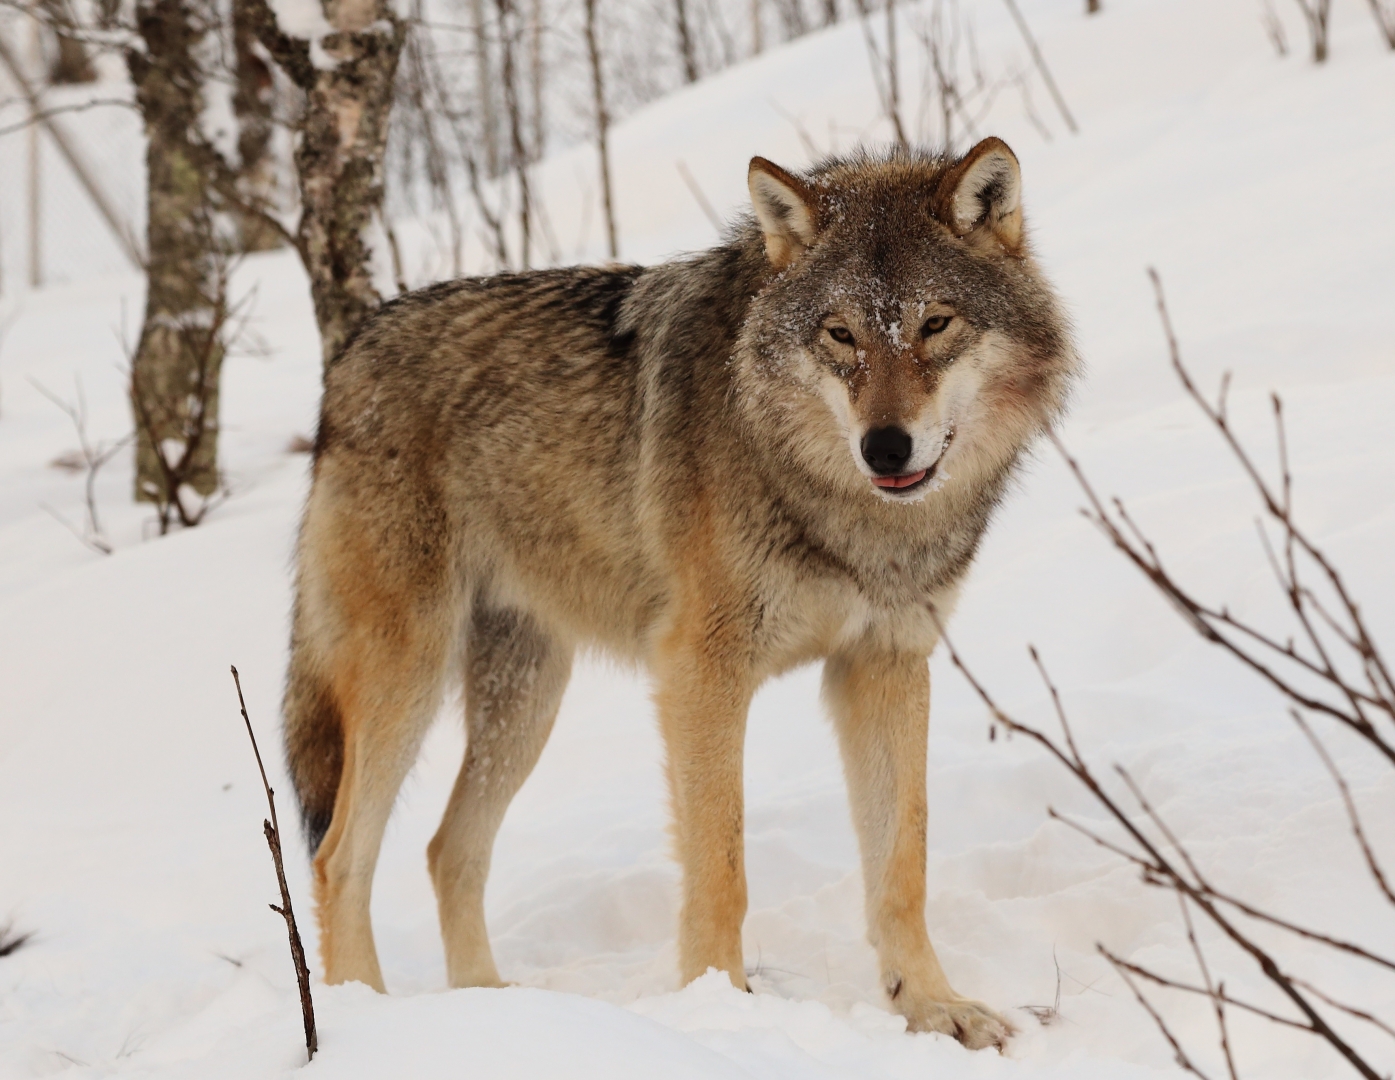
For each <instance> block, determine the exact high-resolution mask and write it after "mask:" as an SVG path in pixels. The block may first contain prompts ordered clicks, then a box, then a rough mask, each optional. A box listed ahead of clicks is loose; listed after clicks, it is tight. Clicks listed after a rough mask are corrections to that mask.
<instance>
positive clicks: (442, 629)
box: [288, 593, 454, 991]
mask: <svg viewBox="0 0 1395 1080" xmlns="http://www.w3.org/2000/svg"><path fill="white" fill-rule="evenodd" d="M305 600H306V597H305V596H304V594H303V593H302V597H301V604H302V605H304V603H305ZM368 607H370V608H371V609H372V613H370V612H368V611H364V610H360V611H359V612H357V613H356V616H355V617H353V618H350V619H346V620H344V624H343V625H342V626H341V632H340V633H339V634H337V635H335V636H336V637H337V640H335V641H334V642H333V643H332V644H330V645H329V647H328V648H326V649H324V652H323V654H322V655H321V656H319V657H316V658H314V659H313V660H312V659H311V658H310V657H304V656H303V657H297V658H296V659H297V660H298V661H299V662H300V664H301V665H302V666H307V667H310V666H313V669H314V671H315V674H314V676H312V678H314V679H315V681H316V682H318V684H319V686H320V687H321V696H322V700H325V701H332V702H333V703H334V710H335V712H336V713H337V718H338V719H339V721H340V725H341V732H342V739H343V749H342V753H343V765H342V769H341V771H340V776H339V783H338V790H337V793H336V795H335V799H334V804H333V805H334V812H333V818H332V821H331V823H330V826H329V830H328V831H327V832H326V833H325V836H324V839H323V841H321V843H320V846H319V849H318V851H317V852H316V853H315V860H314V871H315V898H316V903H317V907H318V912H319V921H320V956H321V960H322V962H323V964H324V976H325V981H326V982H328V983H343V982H351V981H357V982H362V983H367V984H368V985H369V986H371V987H373V988H374V989H376V990H379V991H382V990H383V989H384V985H383V975H382V971H381V969H380V968H379V966H378V954H377V950H376V948H375V946H374V942H373V927H372V923H371V921H370V916H369V906H370V899H371V896H372V890H373V872H374V870H375V868H376V866H377V862H378V851H379V848H380V847H381V846H382V840H383V832H384V830H385V828H386V827H387V820H388V816H389V815H390V814H391V813H392V807H393V803H394V802H395V801H396V798H397V792H398V789H399V788H400V787H401V786H402V780H403V778H404V777H405V776H406V775H407V772H408V771H409V770H410V769H411V767H412V764H413V762H414V761H415V760H416V757H417V752H418V750H419V749H420V747H421V742H422V737H423V736H424V735H425V733H426V729H427V728H428V727H429V726H430V723H431V719H432V717H433V716H434V715H435V712H436V707H437V705H438V704H439V703H440V697H441V689H442V681H443V673H444V666H445V665H444V661H445V656H446V654H447V645H448V643H449V642H450V641H451V640H452V638H453V635H452V633H451V629H450V627H451V623H452V622H453V621H454V620H453V619H452V618H451V617H450V612H449V611H447V610H445V605H434V604H433V605H431V608H430V609H429V610H428V609H426V608H424V607H418V606H417V605H415V604H413V603H411V602H410V601H406V600H404V598H401V597H397V596H386V597H384V596H379V597H376V598H375V601H374V603H372V604H371V605H368ZM414 609H415V610H414ZM404 611H406V612H410V614H409V615H408V616H407V617H406V618H404V617H403V612H404ZM305 648H306V650H307V651H308V647H305ZM296 666H297V664H296V661H295V660H293V664H292V667H293V672H294V670H295V669H296ZM288 697H289V695H288ZM288 719H289V718H288Z"/></svg>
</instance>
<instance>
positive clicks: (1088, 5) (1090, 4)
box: [1085, 0, 1104, 15]
mask: <svg viewBox="0 0 1395 1080" xmlns="http://www.w3.org/2000/svg"><path fill="white" fill-rule="evenodd" d="M1103 8H1104V5H1103V4H1102V3H1100V0H1085V14H1086V15H1098V14H1099V13H1100V11H1102V10H1103Z"/></svg>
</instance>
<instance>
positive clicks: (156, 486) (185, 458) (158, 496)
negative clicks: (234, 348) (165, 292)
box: [130, 212, 237, 535]
mask: <svg viewBox="0 0 1395 1080" xmlns="http://www.w3.org/2000/svg"><path fill="white" fill-rule="evenodd" d="M209 216H210V215H208V214H207V212H201V213H200V214H199V215H198V217H199V218H201V219H202V222H201V228H200V227H199V226H200V222H198V221H196V224H195V232H196V235H197V233H199V232H202V233H203V234H204V236H205V239H204V240H203V246H202V247H201V249H200V250H201V251H203V252H204V253H205V254H206V255H207V266H208V269H207V274H206V276H205V277H204V278H203V279H201V280H200V281H199V282H198V283H197V288H198V290H199V291H198V292H197V294H194V293H192V292H191V293H190V296H191V297H192V298H191V299H189V300H188V301H187V302H186V303H185V305H184V306H183V307H182V308H180V309H178V310H173V311H170V312H168V313H166V314H164V315H163V317H162V318H161V320H160V321H159V322H158V323H157V324H156V326H155V330H154V331H152V330H151V328H150V323H151V319H150V314H149V307H148V306H147V316H146V327H145V328H143V329H142V332H141V343H142V345H146V344H148V341H149V338H150V335H151V333H152V332H157V333H158V334H159V338H158V341H159V352H158V353H156V354H155V358H156V359H157V360H159V361H161V363H160V364H154V363H151V362H149V360H148V359H147V361H146V362H145V363H142V362H141V360H142V353H141V351H140V348H139V347H138V348H137V351H136V354H135V356H134V357H133V358H132V360H131V370H130V378H131V382H130V393H131V406H132V411H133V412H134V413H135V418H136V455H137V458H136V463H137V468H138V472H137V477H138V482H143V483H144V487H143V489H142V491H141V493H140V497H141V501H144V502H153V503H154V504H155V506H156V510H157V511H158V516H157V521H158V523H159V528H160V534H161V535H164V534H165V533H167V532H168V531H169V529H170V527H171V526H172V525H174V524H176V523H178V524H179V525H182V526H184V527H185V528H192V527H193V526H195V525H197V524H199V522H201V521H202V520H203V518H204V515H205V514H207V513H208V511H209V510H210V509H212V508H213V506H214V505H215V504H216V502H217V499H216V498H215V496H216V495H217V494H218V493H219V492H220V491H221V490H222V478H221V476H220V475H219V473H218V471H217V468H216V465H215V463H214V462H213V461H212V454H211V452H210V451H208V449H207V447H208V446H209V445H210V444H212V443H214V441H215V440H216V439H217V437H218V397H219V394H218V389H219V373H220V369H221V368H222V364H223V358H224V355H225V354H226V351H227V347H228V345H229V344H230V342H231V341H232V340H234V339H235V338H236V336H237V334H236V330H235V327H234V325H233V324H234V321H235V315H236V312H235V311H234V310H233V308H232V306H231V305H230V303H229V298H228V287H229V277H230V273H231V268H230V265H229V262H228V259H227V256H226V254H225V253H224V252H222V251H221V250H220V249H219V247H218V245H217V242H216V241H215V240H213V239H211V238H208V234H209V233H210V232H211V231H212V227H211V226H210V225H209V224H208V218H209ZM151 287H152V288H153V287H154V286H153V285H152V286H151ZM186 287H187V286H186ZM171 375H172V376H173V378H174V379H176V380H178V381H177V383H176V382H172V381H171ZM141 470H143V471H141ZM151 476H153V478H151ZM142 477H145V478H144V479H143V480H141V478H142Z"/></svg>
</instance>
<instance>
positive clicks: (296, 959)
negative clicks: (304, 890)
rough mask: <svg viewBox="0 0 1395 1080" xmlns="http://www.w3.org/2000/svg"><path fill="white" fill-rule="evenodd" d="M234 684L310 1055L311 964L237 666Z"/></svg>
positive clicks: (313, 1043) (313, 1045) (314, 1039)
mask: <svg viewBox="0 0 1395 1080" xmlns="http://www.w3.org/2000/svg"><path fill="white" fill-rule="evenodd" d="M232 677H233V685H235V686H236V687H237V704H238V707H239V708H240V709H241V710H242V722H243V723H244V724H246V725H247V737H248V738H249V739H251V740H252V753H254V754H255V755H256V756H257V771H258V772H260V773H261V774H262V787H263V788H264V789H265V790H266V804H267V806H268V807H270V809H271V818H270V820H267V821H263V822H262V831H263V832H264V833H265V834H266V844H267V847H269V848H271V861H272V862H274V863H275V864H276V882H277V884H278V885H280V887H281V906H280V907H277V906H276V905H275V904H270V905H268V906H269V907H270V908H271V910H272V911H274V912H276V914H278V915H280V916H281V918H283V919H285V920H286V933H287V934H288V935H289V937H290V940H291V961H292V963H294V964H295V980H296V984H297V985H298V986H299V988H300V1015H301V1020H302V1021H303V1022H304V1025H305V1049H306V1051H307V1053H308V1054H309V1056H310V1057H311V1058H313V1057H314V1056H315V1051H316V1050H318V1049H319V1048H320V1042H319V1036H318V1035H317V1034H316V1032H315V1003H314V1001H313V1000H312V999H311V997H310V966H309V964H307V963H306V962H305V946H304V945H303V944H302V943H301V940H300V927H299V926H297V925H296V921H295V911H294V910H293V909H292V908H291V890H290V887H289V886H288V885H287V884H286V865H285V863H284V862H283V861H282V858H281V829H280V825H279V823H278V822H277V820H276V792H275V791H273V790H272V788H271V784H270V783H269V782H268V781H267V778H266V768H265V767H264V766H263V765H262V752H261V750H259V749H258V748H257V736H256V735H255V734H253V732H252V721H251V719H249V718H248V716H247V702H246V700H245V699H244V698H243V696H242V680H241V679H240V678H239V677H238V674H237V668H235V667H234V668H232Z"/></svg>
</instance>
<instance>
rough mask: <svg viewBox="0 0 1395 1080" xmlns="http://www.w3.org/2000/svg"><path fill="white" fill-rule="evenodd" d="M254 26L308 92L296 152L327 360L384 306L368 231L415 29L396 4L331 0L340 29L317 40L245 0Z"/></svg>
mask: <svg viewBox="0 0 1395 1080" xmlns="http://www.w3.org/2000/svg"><path fill="white" fill-rule="evenodd" d="M243 2H244V3H245V4H246V13H247V18H248V21H249V25H250V28H251V29H252V30H253V32H254V33H255V34H256V37H257V40H258V41H260V42H261V44H262V47H263V48H265V49H266V51H267V52H268V54H270V56H271V58H272V59H273V60H274V61H275V62H276V64H277V66H278V67H280V69H281V70H282V71H283V72H285V74H286V75H287V77H288V78H289V79H290V81H291V82H292V83H293V84H294V85H295V86H297V87H298V88H299V89H300V90H301V91H302V92H303V93H304V95H305V107H304V110H303V111H302V113H301V115H300V118H299V121H298V123H297V135H298V143H297V145H296V149H295V166H296V175H297V182H298V186H299V189H300V223H299V225H298V226H297V229H296V232H295V235H294V241H295V245H296V248H297V250H298V251H299V252H300V257H301V261H302V262H304V264H305V269H306V271H307V273H308V274H309V277H310V293H311V296H312V298H313V300H314V304H315V320H316V322H317V323H318V324H319V329H320V345H321V350H322V356H323V359H324V362H325V364H328V363H329V362H330V361H331V360H332V359H333V358H334V357H335V356H337V355H338V353H339V351H340V350H341V349H342V348H343V347H344V344H345V343H346V342H347V341H348V339H349V337H350V335H352V334H353V332H354V330H356V329H357V328H358V325H359V323H361V322H362V321H363V319H364V318H365V317H366V316H367V315H368V314H369V313H371V312H372V311H373V310H374V309H376V308H377V306H378V304H379V303H380V302H381V299H382V298H381V297H380V296H379V294H378V290H377V288H376V287H375V286H374V284H373V272H372V251H371V250H370V248H369V246H368V240H367V237H368V234H369V231H370V228H371V227H372V225H373V224H374V223H375V222H377V221H379V220H380V219H381V210H382V203H383V160H384V154H385V150H386V147H387V138H388V117H389V115H390V113H391V110H392V103H393V84H394V80H395V78H396V75H397V65H398V59H399V57H400V55H401V52H402V47H403V44H404V42H405V40H406V33H407V27H406V24H405V22H404V21H403V20H402V19H401V18H399V17H398V15H397V13H396V11H395V10H394V8H393V6H392V4H391V3H389V2H388V0H322V7H323V11H324V16H325V19H326V21H327V22H328V23H329V25H330V26H331V27H332V28H333V29H332V31H331V32H330V33H328V34H325V35H324V36H323V37H322V38H320V39H319V40H318V41H317V42H315V43H314V44H315V48H316V50H317V53H322V54H323V56H324V58H325V60H324V61H322V62H319V63H315V62H312V60H311V44H312V43H311V41H310V40H309V39H307V38H303V37H295V36H292V35H290V34H287V33H286V32H285V31H284V30H283V29H282V28H281V26H280V24H279V23H278V21H277V18H276V14H275V12H273V11H272V9H271V7H270V5H269V4H268V3H267V2H266V0H243Z"/></svg>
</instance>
